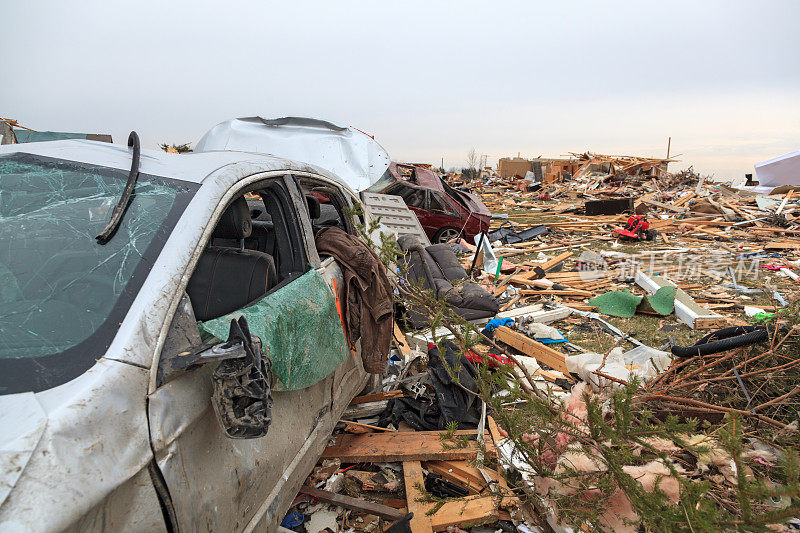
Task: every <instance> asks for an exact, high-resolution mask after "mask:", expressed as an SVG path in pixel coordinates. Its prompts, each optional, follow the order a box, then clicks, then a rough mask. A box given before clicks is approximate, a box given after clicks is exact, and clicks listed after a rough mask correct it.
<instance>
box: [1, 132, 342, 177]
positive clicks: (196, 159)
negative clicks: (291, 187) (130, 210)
mask: <svg viewBox="0 0 800 533" xmlns="http://www.w3.org/2000/svg"><path fill="white" fill-rule="evenodd" d="M9 153H24V154H35V155H40V156H45V157H52V158H58V159H65V160H67V161H80V162H83V163H89V164H93V165H100V166H104V167H109V168H118V169H122V170H125V171H127V170H129V169H130V167H131V153H132V152H131V149H130V148H128V147H127V146H124V145H119V144H110V143H106V142H100V141H88V140H82V139H73V140H63V141H49V142H36V143H25V144H7V145H3V146H0V155H3V154H9ZM240 163H251V164H255V165H257V166H258V167H261V170H262V171H264V172H268V171H273V170H287V171H293V170H294V171H305V172H314V173H317V174H321V175H323V176H325V177H327V178H329V179H332V180H334V181H336V182H337V183H339V184H341V185H344V186H346V185H347V184H346V183H345V182H344V181H343V180H342V179H341V178H340V177H338V176H335V175H333V174H331V173H330V172H327V171H325V170H324V169H320V168H318V167H315V166H313V165H309V164H306V163H301V162H298V161H292V160H291V159H285V158H281V157H275V156H271V155H267V154H259V153H243V152H237V151H230V150H228V151H217V152H204V153H197V152H190V153H185V154H171V153H167V152H164V151H163V150H148V149H142V151H141V161H140V165H139V171H140V172H142V173H145V174H150V175H153V176H163V177H168V178H175V179H180V180H184V181H191V182H194V183H202V182H203V180H205V178H206V177H208V176H209V175H210V174H211V173H213V172H214V171H215V170H217V169H220V168H222V167H224V166H228V165H234V164H240Z"/></svg>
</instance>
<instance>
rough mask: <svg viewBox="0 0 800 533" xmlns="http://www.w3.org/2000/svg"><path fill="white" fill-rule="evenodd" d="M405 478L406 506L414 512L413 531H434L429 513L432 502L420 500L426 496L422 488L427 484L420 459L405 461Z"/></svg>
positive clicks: (423, 532)
mask: <svg viewBox="0 0 800 533" xmlns="http://www.w3.org/2000/svg"><path fill="white" fill-rule="evenodd" d="M403 478H404V481H405V486H406V506H407V507H408V512H409V513H414V517H413V518H412V519H411V524H410V525H411V531H412V532H413V533H429V532H430V533H432V532H433V524H431V518H430V517H429V516H428V514H427V513H428V510H429V509H430V504H429V503H425V502H421V501H418V500H421V499H424V497H425V495H424V494H423V493H422V491H421V490H420V489H421V488H423V487H424V486H425V477H424V476H423V475H422V465H421V464H420V463H419V461H404V462H403Z"/></svg>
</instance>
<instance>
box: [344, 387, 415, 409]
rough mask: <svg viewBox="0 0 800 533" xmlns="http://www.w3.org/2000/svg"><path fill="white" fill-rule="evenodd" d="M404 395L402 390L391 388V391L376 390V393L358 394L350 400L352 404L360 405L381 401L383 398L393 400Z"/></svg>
mask: <svg viewBox="0 0 800 533" xmlns="http://www.w3.org/2000/svg"><path fill="white" fill-rule="evenodd" d="M402 395H403V391H401V390H390V391H389V392H376V393H375V394H365V395H363V396H356V397H355V398H353V399H352V400H351V401H350V405H359V404H362V403H370V402H379V401H381V400H391V399H393V398H399V397H401V396H402Z"/></svg>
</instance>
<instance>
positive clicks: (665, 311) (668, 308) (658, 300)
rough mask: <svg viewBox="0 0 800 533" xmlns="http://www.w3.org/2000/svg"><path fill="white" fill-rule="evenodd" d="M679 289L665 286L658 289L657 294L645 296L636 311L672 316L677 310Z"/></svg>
mask: <svg viewBox="0 0 800 533" xmlns="http://www.w3.org/2000/svg"><path fill="white" fill-rule="evenodd" d="M677 290H678V288H677V287H672V286H669V285H667V286H665V287H661V288H660V289H658V290H657V291H656V292H655V294H651V295H649V296H645V297H644V300H642V303H640V304H639V307H637V308H636V311H637V312H639V313H647V314H651V315H663V316H666V315H671V314H672V311H674V310H675V293H676V292H677Z"/></svg>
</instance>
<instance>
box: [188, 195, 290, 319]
mask: <svg viewBox="0 0 800 533" xmlns="http://www.w3.org/2000/svg"><path fill="white" fill-rule="evenodd" d="M252 230H253V223H252V220H251V219H250V210H249V208H248V207H247V201H246V200H245V199H244V197H240V198H237V199H236V200H234V201H233V203H231V205H229V206H228V208H227V209H226V210H225V212H224V213H223V214H222V217H220V220H219V222H218V223H217V226H216V227H215V228H214V232H213V233H212V234H211V237H212V238H211V246H208V247H207V248H206V249H205V250H203V253H202V254H201V255H200V259H199V260H198V262H197V266H195V270H194V273H193V274H192V277H191V278H190V279H189V284H188V286H187V287H186V292H187V294H188V295H189V299H190V300H191V302H192V307H193V308H194V312H195V316H196V317H197V319H198V320H201V321H203V320H211V319H213V318H218V317H221V316H224V315H226V314H228V313H230V312H232V311H236V310H237V309H241V308H243V307H247V306H248V305H252V304H253V303H255V302H257V301H258V300H260V299H261V298H263V297H264V296H265V295H266V294H267V292H268V291H269V290H270V289H271V288H273V287H275V286H276V285H277V281H278V280H277V271H276V268H275V260H274V259H273V258H272V256H271V255H269V254H266V253H264V252H261V251H257V250H248V249H243V247H242V246H243V244H244V242H245V240H246V239H247V238H248V237H249V236H250V234H251V233H252Z"/></svg>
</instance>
